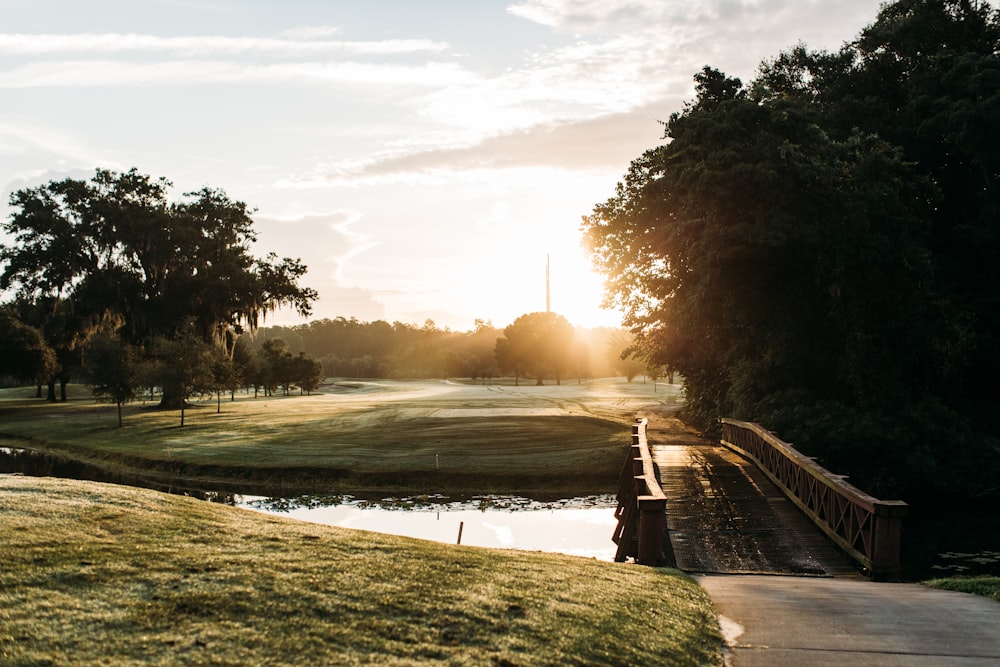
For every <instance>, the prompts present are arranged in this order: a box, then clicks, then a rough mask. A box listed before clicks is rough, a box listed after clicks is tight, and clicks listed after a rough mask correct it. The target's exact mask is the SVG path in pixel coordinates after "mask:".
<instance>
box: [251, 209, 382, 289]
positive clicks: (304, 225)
mask: <svg viewBox="0 0 1000 667" xmlns="http://www.w3.org/2000/svg"><path fill="white" fill-rule="evenodd" d="M361 218H362V215H361V213H360V212H358V211H354V210H350V209H341V210H337V211H333V212H331V213H324V214H318V215H307V216H302V217H299V218H295V219H291V220H278V219H275V218H258V219H256V220H255V221H254V222H255V224H256V227H257V228H258V229H259V230H260V236H261V238H262V241H266V243H262V244H261V245H262V246H265V245H266V246H267V247H268V248H269V249H272V250H274V251H275V252H277V253H278V254H279V255H282V256H285V255H287V256H297V255H300V254H303V253H305V257H304V259H305V260H306V264H307V265H308V266H309V268H310V275H315V274H320V275H321V277H320V279H321V280H323V281H333V282H337V281H339V280H340V279H341V278H342V277H343V274H344V267H345V265H346V264H347V263H348V262H349V261H350V260H352V259H354V258H355V257H357V256H358V255H361V254H362V253H364V252H366V251H368V250H370V249H372V248H374V247H376V246H377V245H378V242H377V241H375V240H374V239H373V238H372V236H371V235H370V234H365V233H362V232H358V231H354V230H353V229H352V227H353V226H354V225H355V224H356V223H357V222H358V221H360V220H361Z"/></svg>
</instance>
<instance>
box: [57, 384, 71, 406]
mask: <svg viewBox="0 0 1000 667" xmlns="http://www.w3.org/2000/svg"><path fill="white" fill-rule="evenodd" d="M67 384H69V379H68V378H65V379H64V378H59V400H61V401H62V402H63V403H65V402H66V385H67Z"/></svg>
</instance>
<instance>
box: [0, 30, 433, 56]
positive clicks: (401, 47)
mask: <svg viewBox="0 0 1000 667" xmlns="http://www.w3.org/2000/svg"><path fill="white" fill-rule="evenodd" d="M332 30H335V29H333V28H329V27H316V28H298V29H296V30H295V31H291V32H286V33H284V34H285V35H286V37H287V38H262V37H225V36H218V35H203V36H189V37H159V36H156V35H146V34H135V33H129V34H122V33H87V34H45V33H42V34H23V33H18V34H9V33H8V34H0V53H4V54H9V55H21V56H41V55H77V56H79V55H108V54H124V55H127V54H157V53H161V54H168V55H170V56H172V57H180V58H191V57H205V56H239V55H263V56H269V57H303V56H322V55H327V56H337V55H343V54H350V55H398V54H412V53H427V52H430V53H441V52H443V51H446V50H448V48H449V45H448V44H447V43H446V42H440V41H434V40H429V39H389V40H374V41H341V40H329V39H317V37H323V36H329V35H330V34H331V31H332Z"/></svg>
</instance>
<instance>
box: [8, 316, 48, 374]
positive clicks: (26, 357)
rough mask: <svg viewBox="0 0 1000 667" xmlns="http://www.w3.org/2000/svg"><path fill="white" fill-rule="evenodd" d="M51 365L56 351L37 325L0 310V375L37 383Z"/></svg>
mask: <svg viewBox="0 0 1000 667" xmlns="http://www.w3.org/2000/svg"><path fill="white" fill-rule="evenodd" d="M55 368H56V355H55V353H54V352H53V351H52V348H50V347H49V346H48V345H47V344H46V343H45V339H44V338H43V337H42V334H41V332H40V331H38V329H35V328H34V327H31V326H28V325H27V324H24V323H23V322H21V321H20V320H17V319H15V318H14V317H11V316H10V315H7V314H0V376H5V375H6V376H10V377H12V378H14V379H15V380H22V381H31V382H36V383H40V382H43V381H45V380H46V379H47V378H49V377H51V376H52V374H53V373H54V372H55Z"/></svg>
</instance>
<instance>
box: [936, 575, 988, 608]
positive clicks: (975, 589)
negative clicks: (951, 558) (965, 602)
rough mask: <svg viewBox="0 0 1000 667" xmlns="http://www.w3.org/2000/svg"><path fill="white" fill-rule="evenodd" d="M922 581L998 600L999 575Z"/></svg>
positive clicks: (938, 586)
mask: <svg viewBox="0 0 1000 667" xmlns="http://www.w3.org/2000/svg"><path fill="white" fill-rule="evenodd" d="M924 583H925V584H926V585H928V586H932V587H934V588H940V589H942V590H946V591H958V592H960V593H971V594H972V595H982V596H983V597H987V598H991V599H993V600H996V601H997V602H1000V577H988V576H983V577H949V578H947V579H931V580H930V581H925V582H924Z"/></svg>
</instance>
